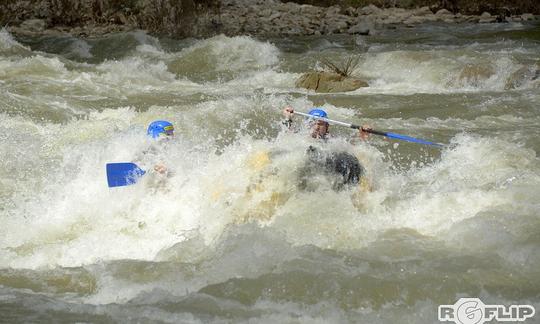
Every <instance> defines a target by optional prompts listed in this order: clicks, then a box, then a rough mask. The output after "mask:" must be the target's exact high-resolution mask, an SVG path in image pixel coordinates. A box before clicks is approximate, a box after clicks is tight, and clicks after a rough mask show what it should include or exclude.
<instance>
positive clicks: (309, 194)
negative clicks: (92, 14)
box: [0, 23, 540, 323]
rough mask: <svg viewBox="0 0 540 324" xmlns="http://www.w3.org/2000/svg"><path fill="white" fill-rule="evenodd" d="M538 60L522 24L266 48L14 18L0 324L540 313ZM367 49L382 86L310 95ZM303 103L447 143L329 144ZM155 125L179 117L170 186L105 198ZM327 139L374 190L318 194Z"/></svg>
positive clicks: (2, 161)
mask: <svg viewBox="0 0 540 324" xmlns="http://www.w3.org/2000/svg"><path fill="white" fill-rule="evenodd" d="M539 53H540V27H539V26H538V25H534V24H525V23H523V24H521V23H511V24H483V25H467V24H463V25H455V26H451V27H450V26H448V25H422V26H419V27H415V28H408V29H399V28H398V29H395V30H391V29H389V30H384V31H381V32H380V33H379V34H376V35H374V36H367V37H364V36H355V37H352V38H351V37H350V36H347V37H345V36H320V37H291V38H280V39H264V40H261V39H256V38H253V37H249V36H238V37H226V36H216V37H213V38H209V39H186V40H174V39H168V38H159V37H154V36H150V35H148V34H146V33H145V32H143V31H136V32H129V33H121V34H114V35H109V36H103V37H100V38H88V39H79V38H75V37H68V36H43V37H33V38H31V37H27V38H23V37H20V38H18V37H15V36H14V35H11V34H9V33H8V32H7V31H5V30H1V31H0V144H1V145H0V223H1V226H0V315H1V317H2V320H4V321H6V322H12V323H15V322H34V321H38V322H40V321H42V322H90V323H102V322H160V323H179V322H190V323H192V322H193V323H199V322H230V323H243V322H263V323H347V322H352V323H435V322H437V308H438V306H439V305H441V304H453V303H454V302H455V301H456V300H458V299H459V298H460V297H478V298H480V299H482V301H483V302H484V303H486V304H505V305H511V304H529V305H532V306H534V307H535V308H536V309H537V310H538V311H540V293H539V292H540V270H539V269H540V249H539V248H540V201H539V199H538V197H539V196H540V163H539V158H538V152H539V151H540V110H539V109H540V78H539V77H538V75H534V73H535V71H538V70H539V69H540V66H539V64H540V63H539V62H540V61H539V60H540V56H539ZM351 55H355V56H359V57H360V61H359V65H358V66H357V67H356V70H355V75H357V76H358V77H360V78H362V79H365V80H366V81H367V82H368V83H369V87H367V88H360V89H358V90H355V91H352V92H347V93H335V94H320V93H314V92H311V91H307V90H303V89H298V88H295V80H296V79H297V78H298V77H299V76H300V75H301V73H303V72H305V71H306V70H308V69H313V68H316V67H320V64H321V63H320V62H321V60H322V59H325V58H326V59H330V60H336V61H339V60H340V59H346V58H347V57H349V56H351ZM536 73H537V72H536ZM286 105H291V106H293V107H294V108H295V109H297V110H298V111H303V112H305V111H308V110H309V109H311V108H312V107H324V108H325V109H326V111H327V112H328V114H329V117H330V118H332V119H335V120H340V121H345V122H349V123H354V124H359V125H362V124H368V125H370V126H371V127H373V128H375V129H381V130H386V131H393V132H396V133H402V134H407V135H410V136H414V137H418V138H423V139H427V140H429V141H434V142H439V143H445V144H446V145H445V146H444V148H442V149H440V148H437V147H431V146H424V145H419V144H416V143H408V142H402V141H396V140H392V139H385V138H382V137H379V136H375V135H372V136H371V137H370V138H369V139H368V140H367V141H357V140H353V141H351V137H355V136H356V137H357V133H355V132H354V131H352V130H351V129H348V128H344V127H340V126H330V131H331V133H332V134H333V135H334V136H333V137H332V138H331V139H330V140H329V141H328V142H326V143H324V144H320V143H316V140H314V139H312V138H310V136H309V134H308V133H307V131H306V130H305V129H302V130H301V131H299V132H296V133H295V132H290V131H289V130H287V129H286V128H285V127H284V125H283V124H282V122H281V121H282V115H281V110H282V108H283V107H284V106H286ZM295 118H297V117H295ZM156 119H166V120H169V121H171V122H172V123H173V124H174V125H175V132H176V136H175V137H174V139H173V140H171V141H170V142H169V143H168V145H167V148H166V150H164V151H163V152H161V153H162V159H163V161H164V163H165V164H166V165H167V166H168V167H169V168H170V169H171V170H172V173H171V176H170V177H169V178H168V179H166V181H165V182H164V183H161V184H159V185H156V184H155V183H154V182H153V180H152V177H151V176H148V177H146V176H145V177H144V178H142V179H141V181H140V182H138V183H137V184H135V185H131V186H126V187H121V188H108V187H107V181H106V174H105V165H106V164H107V163H111V162H130V161H133V160H134V159H135V158H136V156H137V155H138V154H139V153H140V152H142V151H144V150H145V149H146V148H147V147H148V146H149V145H152V140H151V139H149V138H148V137H147V136H146V127H147V125H148V124H149V123H150V122H151V121H153V120H156ZM297 122H298V123H300V124H302V120H301V119H300V118H297ZM310 145H323V148H324V150H326V151H330V152H332V151H335V152H348V153H349V154H351V155H354V156H356V157H357V158H358V160H359V161H360V162H361V164H362V165H363V167H364V169H365V173H366V175H365V177H366V180H365V181H366V182H368V186H366V188H359V186H350V187H347V188H345V189H344V190H334V189H333V188H332V184H331V181H329V180H328V179H327V178H325V177H317V176H316V175H315V176H314V179H313V183H312V185H311V186H310V188H309V189H308V190H306V189H302V188H300V187H299V185H298V179H299V173H300V170H301V168H302V166H303V165H304V162H305V159H306V148H308V147H309V146H310ZM367 187H369V188H367ZM538 318H539V317H538V315H536V317H535V318H534V319H532V320H531V319H530V320H528V323H535V322H536V323H537V322H538V321H539V320H538ZM526 323H527V322H526Z"/></svg>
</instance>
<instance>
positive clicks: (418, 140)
mask: <svg viewBox="0 0 540 324" xmlns="http://www.w3.org/2000/svg"><path fill="white" fill-rule="evenodd" d="M385 136H387V137H390V138H395V139H400V140H404V141H407V142H413V143H420V144H426V145H433V146H438V147H442V146H443V145H442V144H439V143H433V142H429V141H426V140H423V139H419V138H414V137H410V136H406V135H401V134H396V133H386V134H385Z"/></svg>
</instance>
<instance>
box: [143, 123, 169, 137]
mask: <svg viewBox="0 0 540 324" xmlns="http://www.w3.org/2000/svg"><path fill="white" fill-rule="evenodd" d="M146 134H148V136H150V137H152V138H154V139H158V138H166V137H167V136H174V126H173V124H172V123H171V122H168V121H166V120H156V121H153V122H151V123H150V125H148V130H147V131H146Z"/></svg>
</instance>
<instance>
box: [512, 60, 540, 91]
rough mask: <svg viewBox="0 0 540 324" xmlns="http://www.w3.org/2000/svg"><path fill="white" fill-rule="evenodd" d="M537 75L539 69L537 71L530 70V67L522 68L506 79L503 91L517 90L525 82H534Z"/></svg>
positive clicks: (539, 72) (534, 69)
mask: <svg viewBox="0 0 540 324" xmlns="http://www.w3.org/2000/svg"><path fill="white" fill-rule="evenodd" d="M539 74H540V69H538V67H535V68H532V69H531V68H530V67H527V66H523V67H521V68H520V69H518V70H517V71H515V72H514V73H512V74H511V75H510V76H509V77H508V79H507V80H506V84H505V86H504V89H505V90H510V89H516V88H519V87H521V86H522V85H523V84H524V83H525V82H527V81H532V80H536V79H537V78H538V75H539Z"/></svg>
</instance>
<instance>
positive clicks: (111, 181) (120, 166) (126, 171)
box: [107, 162, 146, 188]
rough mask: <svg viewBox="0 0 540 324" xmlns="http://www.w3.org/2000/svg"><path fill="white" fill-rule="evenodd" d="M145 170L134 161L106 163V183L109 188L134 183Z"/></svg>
mask: <svg viewBox="0 0 540 324" xmlns="http://www.w3.org/2000/svg"><path fill="white" fill-rule="evenodd" d="M145 173H146V171H144V170H143V169H141V168H139V167H138V166H137V165H136V164H135V163H131V162H126V163H107V183H108V185H109V188H112V187H121V186H129V185H132V184H134V183H136V182H137V181H138V180H139V178H140V177H142V176H143V175H144V174H145Z"/></svg>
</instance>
